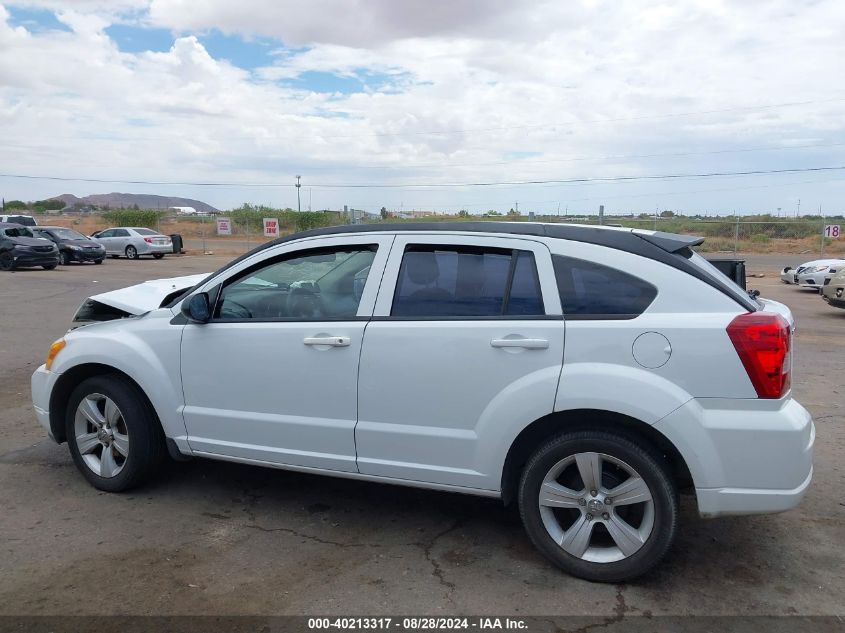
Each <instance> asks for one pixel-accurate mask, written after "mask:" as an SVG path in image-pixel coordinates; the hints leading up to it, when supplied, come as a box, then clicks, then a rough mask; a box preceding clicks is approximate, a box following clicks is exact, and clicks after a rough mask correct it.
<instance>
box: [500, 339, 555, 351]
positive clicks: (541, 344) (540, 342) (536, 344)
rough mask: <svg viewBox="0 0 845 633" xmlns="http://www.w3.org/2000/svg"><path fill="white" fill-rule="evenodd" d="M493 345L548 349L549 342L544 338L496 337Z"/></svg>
mask: <svg viewBox="0 0 845 633" xmlns="http://www.w3.org/2000/svg"><path fill="white" fill-rule="evenodd" d="M490 345H492V346H493V347H522V348H525V349H548V348H549V342H548V341H547V340H546V339H544V338H494V339H493V340H492V341H490Z"/></svg>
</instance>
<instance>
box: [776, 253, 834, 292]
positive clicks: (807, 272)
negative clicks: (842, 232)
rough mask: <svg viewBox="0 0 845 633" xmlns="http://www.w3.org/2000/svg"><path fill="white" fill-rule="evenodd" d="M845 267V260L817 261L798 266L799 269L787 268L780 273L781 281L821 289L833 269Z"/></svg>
mask: <svg viewBox="0 0 845 633" xmlns="http://www.w3.org/2000/svg"><path fill="white" fill-rule="evenodd" d="M837 267H839V268H842V267H845V259H843V258H841V257H838V258H830V259H815V260H813V261H810V262H806V263H804V264H801V265H800V266H798V268H791V267H790V266H787V267H785V268H784V269H783V270H782V271H781V273H780V279H781V281H783V282H784V283H788V284H795V285H798V286H801V287H802V288H821V286H823V285H824V278H825V275H827V274H828V273H829V272H831V268H832V269H833V270H837Z"/></svg>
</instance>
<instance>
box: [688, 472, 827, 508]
mask: <svg viewBox="0 0 845 633" xmlns="http://www.w3.org/2000/svg"><path fill="white" fill-rule="evenodd" d="M812 479H813V467H812V466H810V472H809V473H807V478H806V479H804V481H802V482H801V483H800V484H799V485H798V486H797V487H795V488H791V489H789V490H780V489H778V490H768V489H766V488H717V489H714V488H704V489H699V488H696V489H695V493H696V496H697V497H698V511H699V512H700V513H701V515H702V516H707V517H715V516H728V515H731V514H774V513H776V512H785V511H786V510H791V509H792V508H794V507H795V506H797V505H798V504H799V503H800V502H801V499H803V498H804V494H805V493H806V492H807V488H809V487H810V482H811V481H812Z"/></svg>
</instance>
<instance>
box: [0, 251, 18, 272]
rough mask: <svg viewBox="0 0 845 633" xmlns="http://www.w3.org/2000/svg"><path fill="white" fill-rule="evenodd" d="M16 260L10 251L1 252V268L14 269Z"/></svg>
mask: <svg viewBox="0 0 845 633" xmlns="http://www.w3.org/2000/svg"><path fill="white" fill-rule="evenodd" d="M14 269H15V260H14V259H12V256H11V255H10V254H9V253H0V270H14Z"/></svg>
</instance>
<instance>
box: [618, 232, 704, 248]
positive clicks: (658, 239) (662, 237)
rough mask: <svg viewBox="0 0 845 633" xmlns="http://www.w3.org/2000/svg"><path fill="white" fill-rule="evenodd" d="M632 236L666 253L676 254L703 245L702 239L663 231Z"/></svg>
mask: <svg viewBox="0 0 845 633" xmlns="http://www.w3.org/2000/svg"><path fill="white" fill-rule="evenodd" d="M634 235H636V236H638V237H640V238H642V239H644V240H645V241H646V242H651V243H652V244H654V245H655V246H658V247H660V248H662V249H663V250H664V251H666V252H667V253H677V252H679V251H682V250H684V249H685V248H692V247H693V246H700V245H701V244H704V238H703V237H698V236H696V235H679V234H677V233H666V232H665V231H653V232H652V233H641V232H637V233H634Z"/></svg>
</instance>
